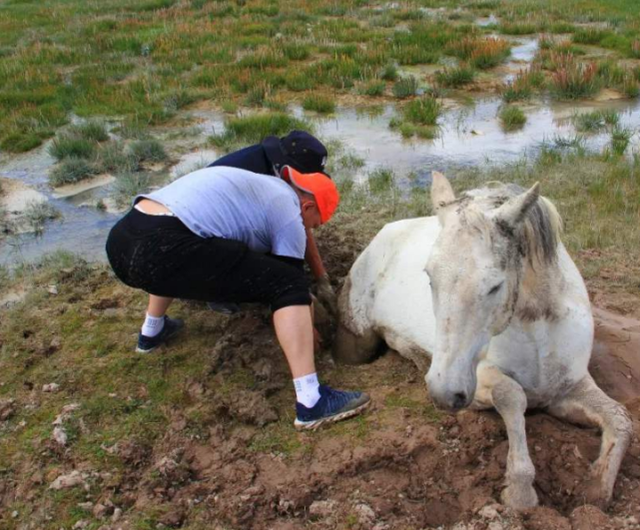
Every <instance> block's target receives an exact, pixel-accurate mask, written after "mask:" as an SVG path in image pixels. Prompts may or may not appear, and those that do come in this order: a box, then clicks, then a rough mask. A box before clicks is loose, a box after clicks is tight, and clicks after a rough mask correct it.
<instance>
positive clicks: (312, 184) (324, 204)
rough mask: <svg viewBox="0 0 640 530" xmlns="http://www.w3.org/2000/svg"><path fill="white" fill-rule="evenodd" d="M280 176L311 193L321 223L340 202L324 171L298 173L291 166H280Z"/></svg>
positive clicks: (325, 220)
mask: <svg viewBox="0 0 640 530" xmlns="http://www.w3.org/2000/svg"><path fill="white" fill-rule="evenodd" d="M282 176H283V177H284V178H285V179H289V180H290V181H291V182H292V183H293V185H294V186H295V187H296V188H298V189H299V190H301V191H305V192H307V193H311V195H313V197H314V199H315V201H316V204H317V205H318V210H319V211H320V219H321V220H322V223H323V224H324V223H326V222H327V221H328V220H329V219H331V216H332V215H333V212H335V211H336V208H337V207H338V203H339V202H340V194H339V193H338V188H337V187H336V185H335V182H333V180H331V179H330V178H329V177H327V176H326V175H325V174H324V173H300V172H299V171H296V170H295V169H293V168H292V167H291V166H284V167H283V168H282Z"/></svg>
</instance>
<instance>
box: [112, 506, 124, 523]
mask: <svg viewBox="0 0 640 530" xmlns="http://www.w3.org/2000/svg"><path fill="white" fill-rule="evenodd" d="M120 517H122V508H116V509H115V510H113V515H112V516H111V522H113V523H117V522H118V521H119V520H120Z"/></svg>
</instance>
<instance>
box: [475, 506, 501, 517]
mask: <svg viewBox="0 0 640 530" xmlns="http://www.w3.org/2000/svg"><path fill="white" fill-rule="evenodd" d="M478 515H479V516H480V517H482V518H484V519H489V520H490V521H492V520H493V519H497V518H498V510H496V508H495V505H493V504H487V505H486V506H485V507H484V508H482V509H481V510H480V511H479V512H478Z"/></svg>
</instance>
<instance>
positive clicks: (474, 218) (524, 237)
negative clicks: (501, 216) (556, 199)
mask: <svg viewBox="0 0 640 530" xmlns="http://www.w3.org/2000/svg"><path fill="white" fill-rule="evenodd" d="M525 191H526V189H524V188H522V187H520V186H518V185H516V184H502V183H500V182H491V183H488V184H487V187H484V188H479V189H475V190H469V191H467V192H465V193H463V194H462V196H461V198H460V199H459V200H460V204H461V206H462V207H461V208H460V209H459V212H460V214H461V215H464V217H465V218H466V222H467V223H469V224H470V225H472V226H475V227H476V228H479V229H481V230H483V231H484V230H486V227H487V218H486V216H485V215H484V214H485V213H487V212H489V211H491V210H495V209H496V208H498V207H500V206H502V205H503V204H504V203H505V202H507V201H508V200H509V199H511V198H513V197H516V196H518V195H520V194H522V193H524V192H525ZM480 224H481V225H482V226H480ZM561 232H562V218H561V217H560V214H559V213H558V211H557V210H556V207H555V206H554V205H553V203H552V202H551V201H550V200H549V199H547V198H545V197H542V196H540V197H539V198H538V200H537V202H536V204H535V205H534V206H532V207H531V208H530V209H529V211H528V212H527V216H526V218H525V221H524V225H523V228H522V230H520V231H519V233H516V234H514V235H515V237H518V238H519V239H520V241H518V243H519V246H520V247H521V248H522V249H523V251H524V252H525V253H526V256H527V258H528V259H529V260H531V261H532V262H533V260H536V261H538V262H540V263H551V262H554V261H555V260H556V258H557V247H558V241H559V240H560V234H561Z"/></svg>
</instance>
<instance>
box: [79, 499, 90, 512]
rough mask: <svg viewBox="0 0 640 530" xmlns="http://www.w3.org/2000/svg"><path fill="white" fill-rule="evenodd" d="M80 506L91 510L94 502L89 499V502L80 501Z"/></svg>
mask: <svg viewBox="0 0 640 530" xmlns="http://www.w3.org/2000/svg"><path fill="white" fill-rule="evenodd" d="M78 508H81V509H83V510H87V511H90V510H91V509H92V508H93V503H92V502H89V501H88V502H79V503H78Z"/></svg>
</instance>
